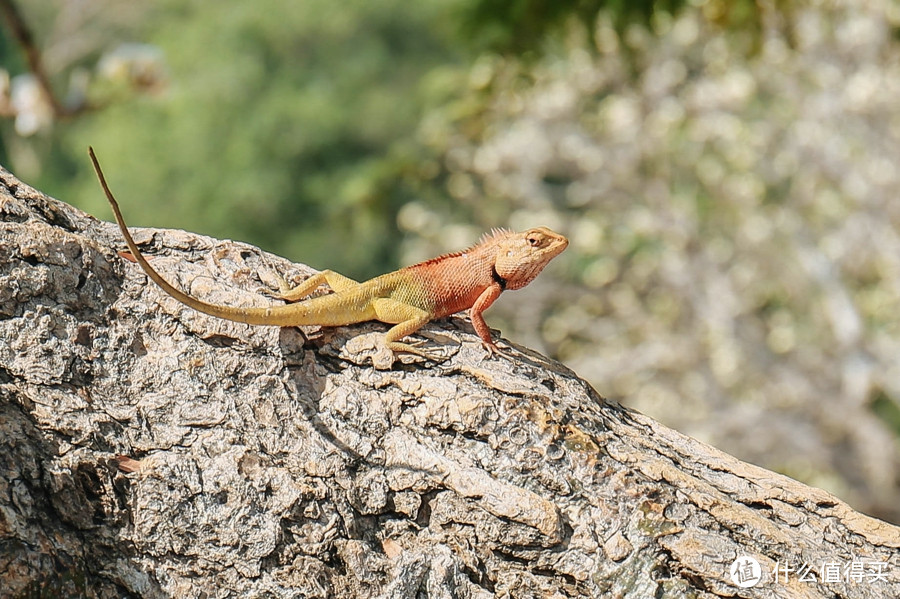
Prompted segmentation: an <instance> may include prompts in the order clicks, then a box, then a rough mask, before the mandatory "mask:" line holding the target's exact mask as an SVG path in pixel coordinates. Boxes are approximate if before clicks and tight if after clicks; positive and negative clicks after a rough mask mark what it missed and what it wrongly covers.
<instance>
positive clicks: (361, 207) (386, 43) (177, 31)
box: [36, 0, 455, 277]
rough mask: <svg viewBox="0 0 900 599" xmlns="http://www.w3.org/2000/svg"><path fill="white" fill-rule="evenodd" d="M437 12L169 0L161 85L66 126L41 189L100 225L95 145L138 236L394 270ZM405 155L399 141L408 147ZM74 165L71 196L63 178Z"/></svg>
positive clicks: (159, 31)
mask: <svg viewBox="0 0 900 599" xmlns="http://www.w3.org/2000/svg"><path fill="white" fill-rule="evenodd" d="M443 10H444V9H443V5H442V3H441V2H439V1H433V2H424V3H415V4H408V3H403V2H399V1H384V2H379V3H371V2H362V1H356V2H349V3H348V2H345V3H341V4H340V5H339V6H338V5H335V4H334V3H332V2H327V1H322V0H309V1H305V2H297V3H294V2H283V1H282V0H263V1H261V2H255V3H253V4H252V5H249V4H247V3H244V2H240V1H234V0H229V1H223V2H217V3H205V2H204V3H201V2H190V3H184V2H174V1H172V2H169V3H165V4H163V5H161V6H159V7H158V8H157V9H156V10H155V11H154V13H152V15H151V18H152V24H151V25H149V26H147V31H148V38H147V39H146V41H147V42H150V43H153V44H156V45H158V46H159V47H160V48H162V49H163V51H164V52H165V56H166V63H167V67H168V70H169V86H168V88H167V89H166V90H165V91H164V92H162V93H161V94H158V95H155V96H143V97H134V98H132V99H130V100H127V101H121V102H115V103H112V104H111V105H110V106H108V107H107V108H105V109H104V110H102V111H99V112H97V113H96V114H95V115H92V116H91V117H90V118H84V119H81V120H79V121H77V122H73V123H71V124H64V125H62V126H61V127H60V130H59V133H60V134H61V135H60V137H61V149H60V154H61V155H60V156H58V157H57V159H55V160H52V161H49V162H48V163H47V170H46V171H45V173H44V177H43V178H44V179H46V182H44V181H37V182H36V183H37V184H40V185H43V186H44V187H45V189H48V190H50V191H52V192H54V193H56V194H58V195H59V196H60V197H64V198H66V199H68V200H70V201H74V200H77V201H78V203H79V204H80V205H82V206H83V207H84V208H85V209H87V210H88V211H90V212H92V213H94V214H96V215H98V216H99V217H101V218H105V217H107V216H108V212H107V209H106V207H105V206H104V202H103V199H102V197H101V196H100V193H99V188H98V187H97V184H96V181H94V180H93V178H92V176H91V174H90V170H89V169H88V168H87V160H86V158H85V149H86V146H87V145H88V144H91V145H93V146H94V147H95V149H96V151H97V154H98V157H99V158H100V160H101V161H102V164H103V165H104V168H105V170H106V171H107V172H108V173H109V177H110V180H111V184H112V185H113V188H114V190H116V192H117V193H118V194H119V196H120V197H121V199H122V201H123V206H124V209H125V212H126V215H127V217H128V218H129V220H130V222H131V223H133V224H135V225H145V226H165V227H178V228H185V229H191V230H195V231H202V232H204V233H207V234H210V235H214V236H220V237H232V238H239V239H243V240H246V241H249V242H251V243H255V244H259V245H261V246H263V247H265V248H266V249H269V250H271V251H274V252H277V253H280V254H284V255H287V256H290V257H292V258H294V259H297V260H302V261H305V262H308V263H310V264H313V265H316V266H319V267H326V266H328V267H333V268H339V269H343V270H346V271H347V272H348V273H349V274H352V275H354V276H357V277H366V276H369V275H372V274H376V273H377V272H379V271H383V270H386V269H389V268H392V267H393V266H394V265H395V263H396V260H397V257H396V255H395V252H396V245H397V244H396V241H397V236H398V233H397V231H396V225H395V221H396V218H395V216H396V212H397V210H398V209H399V207H400V206H401V205H402V204H403V203H405V202H406V201H408V200H409V199H410V197H411V194H413V193H414V190H413V189H412V188H410V187H409V186H408V185H407V184H406V183H405V177H404V173H405V172H408V171H409V152H406V151H405V150H403V144H404V143H405V142H404V140H408V139H409V138H410V137H411V136H412V135H413V134H414V132H415V130H416V127H417V124H418V121H419V119H420V115H421V111H422V105H421V100H420V97H419V95H418V93H417V91H416V90H417V86H418V82H419V80H420V79H421V78H422V77H423V76H424V74H425V73H426V72H427V71H428V70H429V69H431V68H433V67H434V66H435V65H437V64H442V63H446V62H448V61H452V60H454V56H455V55H454V52H453V50H452V48H451V47H450V44H449V43H447V41H446V36H445V34H444V32H443V31H442V27H443V26H442V19H441V18H440V17H441V13H442V11H443ZM407 143H408V142H407ZM73 163H74V165H77V168H78V171H79V179H78V181H77V183H76V186H75V187H74V188H73V186H72V185H71V184H66V185H65V188H64V189H63V188H61V187H60V186H56V188H55V189H54V185H52V182H53V181H65V180H66V179H67V177H68V176H69V173H70V172H71V170H72V169H73Z"/></svg>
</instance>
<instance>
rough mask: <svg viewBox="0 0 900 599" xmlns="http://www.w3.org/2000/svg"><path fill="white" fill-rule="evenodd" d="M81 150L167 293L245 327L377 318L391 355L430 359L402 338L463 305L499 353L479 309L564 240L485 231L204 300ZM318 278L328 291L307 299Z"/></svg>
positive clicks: (540, 230) (533, 273) (141, 260)
mask: <svg viewBox="0 0 900 599" xmlns="http://www.w3.org/2000/svg"><path fill="white" fill-rule="evenodd" d="M88 154H89V155H90V158H91V162H92V163H93V167H94V171H95V172H96V174H97V178H98V179H99V181H100V186H101V187H102V188H103V192H104V193H105V194H106V199H107V200H108V201H109V204H110V206H111V207H112V211H113V214H114V215H115V218H116V223H117V224H118V225H119V229H120V230H121V231H122V236H123V237H124V238H125V243H126V244H127V246H128V249H129V250H130V252H131V254H132V256H133V257H134V259H135V260H136V261H137V263H138V265H140V267H141V269H143V271H144V272H145V273H146V274H147V276H148V277H149V278H150V279H151V280H152V281H153V282H154V283H156V284H157V285H158V286H159V287H160V288H162V290H163V291H165V292H166V293H167V294H168V295H170V296H172V297H173V298H175V299H176V300H178V301H179V302H181V303H182V304H185V305H186V306H189V307H190V308H193V309H194V310H197V311H199V312H202V313H204V314H208V315H210V316H215V317H218V318H223V319H226V320H231V321H235V322H242V323H246V324H251V325H273V326H281V327H292V326H301V325H315V326H323V327H332V326H345V325H350V324H355V323H359V322H364V321H369V320H378V321H381V322H384V323H387V324H391V325H393V326H392V327H391V328H390V329H388V331H387V332H386V333H385V334H384V345H385V346H386V347H387V348H388V349H389V350H391V351H392V352H393V353H394V354H395V355H396V353H400V352H406V353H412V354H416V355H419V356H421V357H424V358H427V359H430V360H434V361H438V359H437V358H436V357H435V356H433V355H432V354H431V353H430V352H427V351H425V350H423V349H420V348H419V347H418V344H417V343H415V342H413V343H408V342H404V341H402V339H403V338H404V337H407V336H409V335H412V334H413V333H414V332H416V331H417V330H418V329H420V328H421V327H422V326H424V325H425V324H426V323H428V322H429V321H431V320H435V319H437V318H443V317H445V316H450V315H451V314H456V313H457V312H461V311H463V310H469V315H470V318H471V320H472V325H473V327H474V329H475V332H476V334H477V335H478V337H479V338H480V339H481V342H482V345H483V346H484V348H485V349H486V350H487V352H488V356H489V357H490V356H494V355H500V356H505V354H504V352H503V351H501V350H500V348H498V347H497V344H496V343H495V342H494V340H493V339H492V338H491V333H490V329H489V328H488V326H487V323H485V321H484V316H483V315H482V313H483V312H484V311H485V310H486V309H487V308H488V307H490V305H491V304H493V303H494V301H496V299H497V298H498V297H500V294H501V293H503V292H504V291H507V290H514V289H521V288H522V287H525V286H526V285H528V284H529V283H531V281H533V280H534V279H535V278H536V277H537V276H538V274H540V272H541V271H542V270H543V269H544V267H545V266H547V264H548V263H549V262H550V261H551V260H552V259H553V258H555V257H556V256H558V255H559V254H560V253H561V252H562V251H563V250H565V249H566V246H568V244H569V241H568V239H566V238H565V237H564V236H562V235H560V234H558V233H555V232H553V231H551V230H550V229H548V228H546V227H536V228H532V229H528V230H527V231H523V232H518V233H517V232H513V231H510V230H507V229H493V230H491V231H490V232H489V233H485V234H484V235H483V236H482V238H481V240H480V241H479V242H478V243H476V244H475V245H473V246H471V247H469V248H468V249H465V250H462V251H458V252H451V253H447V254H443V255H441V256H438V257H437V258H432V259H431V260H426V261H424V262H420V263H418V264H414V265H412V266H407V267H404V268H401V269H399V270H395V271H393V272H389V273H387V274H383V275H380V276H377V277H375V278H372V279H369V280H367V281H363V282H357V281H356V280H354V279H351V278H349V277H346V276H344V275H342V274H339V273H337V272H335V271H332V270H323V271H320V272H318V273H317V274H314V275H312V276H310V277H308V278H307V279H306V280H304V281H303V282H301V283H300V284H299V285H297V286H296V287H294V288H289V286H288V285H287V284H286V283H284V284H283V286H282V289H281V292H280V294H279V295H277V296H276V297H277V298H279V299H281V300H284V301H286V302H291V303H286V304H275V305H272V306H267V307H234V306H225V305H219V304H211V303H207V302H205V301H203V300H200V299H198V298H195V297H193V296H191V295H189V294H187V293H185V292H184V291H182V290H180V289H178V288H177V287H175V286H174V285H172V284H171V283H169V282H168V281H166V280H165V279H164V278H163V277H162V276H161V275H160V274H159V273H158V272H157V271H156V270H155V269H154V268H153V267H152V266H150V263H149V262H148V261H147V259H146V258H145V257H144V255H143V254H142V253H141V251H140V250H139V249H138V247H137V244H136V243H135V241H134V239H133V238H132V236H131V233H129V231H128V226H127V225H126V223H125V219H124V218H123V217H122V212H121V210H120V209H119V204H118V202H117V201H116V199H115V197H114V196H113V194H112V191H111V190H110V188H109V185H108V184H107V182H106V178H105V177H104V175H103V171H102V170H101V168H100V163H99V162H98V161H97V157H96V156H95V154H94V150H93V148H88ZM323 284H325V285H327V286H328V287H330V288H331V290H332V292H333V293H328V294H324V295H318V296H315V297H308V296H309V295H311V294H312V293H313V292H314V291H316V290H317V289H318V288H319V287H320V286H321V285H323ZM304 298H306V299H304ZM299 300H303V301H299ZM506 357H508V356H506Z"/></svg>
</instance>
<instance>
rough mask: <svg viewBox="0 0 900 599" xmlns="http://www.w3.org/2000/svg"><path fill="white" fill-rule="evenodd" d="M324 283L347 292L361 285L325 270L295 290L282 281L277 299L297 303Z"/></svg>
mask: <svg viewBox="0 0 900 599" xmlns="http://www.w3.org/2000/svg"><path fill="white" fill-rule="evenodd" d="M323 283H324V284H327V285H328V286H329V287H331V289H332V290H333V291H345V290H347V289H352V288H353V287H356V286H357V285H359V283H358V282H357V281H354V280H353V279H351V278H350V277H345V276H344V275H342V274H340V273H337V272H334V271H333V270H323V271H322V272H318V273H316V274H314V275H312V276H311V277H309V278H308V279H306V280H305V281H303V282H302V283H300V284H299V285H297V286H296V287H293V288H292V287H290V286H289V285H288V284H287V281H285V280H284V279H282V280H281V283H280V285H279V293H278V294H277V295H276V296H275V297H277V298H278V299H282V300H284V301H286V302H296V301H298V300H301V299H303V298H305V297H306V296H308V295H310V294H312V292H313V291H315V290H316V289H317V288H318V287H319V286H320V285H322V284H323Z"/></svg>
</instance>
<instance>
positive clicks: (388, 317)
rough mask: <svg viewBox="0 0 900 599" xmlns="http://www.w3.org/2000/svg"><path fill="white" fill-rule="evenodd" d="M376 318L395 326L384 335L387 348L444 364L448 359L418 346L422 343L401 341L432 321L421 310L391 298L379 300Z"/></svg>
mask: <svg viewBox="0 0 900 599" xmlns="http://www.w3.org/2000/svg"><path fill="white" fill-rule="evenodd" d="M373 307H374V308H375V318H376V319H378V320H380V321H381V322H387V323H391V324H394V326H393V327H391V329H390V330H388V332H387V333H385V334H384V344H385V346H386V347H387V348H388V349H389V350H391V351H392V352H394V353H395V354H396V353H409V354H415V355H417V356H421V357H423V358H426V359H428V360H432V361H434V362H443V361H444V360H445V359H446V358H444V357H442V356H439V355H436V354H432V353H430V352H427V351H425V350H423V349H419V348H418V347H417V345H418V344H419V343H421V342H412V343H404V342H403V341H400V340H401V339H403V338H404V337H406V336H407V335H412V334H413V333H415V332H416V331H418V330H419V329H421V328H422V327H423V326H424V325H425V324H427V323H428V321H429V320H431V315H430V314H429V313H428V312H426V311H425V310H423V309H421V308H417V307H415V306H411V305H409V304H404V303H403V302H401V301H398V300H395V299H390V298H378V299H376V300H375V301H374V303H373Z"/></svg>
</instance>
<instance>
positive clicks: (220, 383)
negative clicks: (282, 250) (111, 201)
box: [0, 170, 900, 599]
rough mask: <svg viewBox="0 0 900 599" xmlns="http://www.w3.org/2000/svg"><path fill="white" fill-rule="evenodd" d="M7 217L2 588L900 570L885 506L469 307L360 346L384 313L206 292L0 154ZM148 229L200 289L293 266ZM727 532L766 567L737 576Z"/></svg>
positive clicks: (617, 585) (891, 587) (472, 588)
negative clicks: (404, 352)
mask: <svg viewBox="0 0 900 599" xmlns="http://www.w3.org/2000/svg"><path fill="white" fill-rule="evenodd" d="M126 212H127V206H126ZM0 227H2V233H0V594H2V596H4V597H6V596H12V597H17V596H47V597H54V596H63V597H71V596H85V597H104V598H105V597H109V598H112V597H148V598H156V597H417V596H418V597H441V598H443V597H448V598H449V597H459V598H482V597H495V596H496V597H628V598H632V597H634V598H645V597H704V598H707V597H785V598H788V597H790V598H792V599H793V598H797V597H845V598H857V597H858V598H863V597H866V598H868V597H871V598H876V597H877V598H881V597H898V596H900V529H898V528H896V527H894V526H891V525H889V524H886V523H884V522H881V521H878V520H875V519H873V518H869V517H867V516H865V515H862V514H859V513H857V512H854V511H853V510H852V509H850V508H849V507H848V506H847V505H846V504H844V503H843V502H841V501H840V500H838V499H836V498H835V497H833V496H831V495H829V494H827V493H825V492H823V491H820V490H818V489H814V488H810V487H807V486H804V485H802V484H800V483H798V482H796V481H794V480H791V479H789V478H786V477H784V476H780V475H778V474H775V473H773V472H769V471H766V470H763V469H761V468H758V467H755V466H752V465H749V464H746V463H742V462H740V461H739V460H737V459H735V458H733V457H731V456H728V455H726V454H723V453H722V452H720V451H717V450H716V449H714V448H712V447H709V446H707V445H704V444H703V443H700V442H698V441H696V440H693V439H691V438H688V437H685V436H684V435H681V434H679V433H677V432H675V431H672V430H669V429H666V428H665V427H663V426H661V425H659V424H658V423H656V422H653V421H652V420H650V419H649V418H646V417H645V416H643V415H641V414H638V413H636V412H633V411H630V410H627V409H624V408H622V407H621V406H619V405H617V404H615V403H612V402H609V401H606V400H604V399H602V398H601V397H600V396H599V395H598V394H597V393H596V392H595V391H594V390H593V389H592V388H590V386H588V385H587V384H586V383H585V382H584V381H582V380H581V379H579V378H578V377H577V376H576V375H575V374H574V373H572V372H571V371H569V370H568V369H566V368H565V367H564V366H563V365H561V364H559V363H556V362H553V361H551V360H548V359H546V358H544V357H542V356H540V355H537V354H535V353H533V352H530V351H528V350H526V349H524V348H518V347H516V348H513V349H512V350H511V351H512V352H513V353H514V354H515V356H516V360H515V361H513V362H510V361H506V360H483V359H482V358H483V356H484V352H483V350H482V348H481V346H480V343H479V341H478V339H477V337H476V336H475V335H474V332H473V331H472V329H471V327H470V325H469V323H468V321H467V320H466V319H465V318H461V317H456V318H452V319H447V320H444V321H441V322H437V323H432V324H431V325H429V326H428V327H426V328H425V329H424V330H423V332H422V336H423V337H425V338H426V339H428V340H429V343H433V344H436V345H437V344H440V346H441V347H442V348H443V351H446V352H447V353H448V355H449V359H448V360H447V361H446V362H444V363H443V364H441V365H434V364H432V363H428V362H423V361H422V360H420V359H418V358H415V357H411V356H406V357H404V358H403V361H402V362H400V363H396V364H394V365H393V368H391V369H376V368H373V360H375V358H376V357H377V352H378V350H377V343H376V342H377V340H378V338H379V335H380V334H381V333H382V332H383V331H384V330H385V327H384V326H383V325H380V324H377V323H369V324H364V325H358V326H351V327H338V328H334V329H318V328H316V327H308V328H304V329H303V331H298V330H297V329H278V328H275V327H251V326H247V325H241V324H235V323H229V322H224V321H221V320H217V319H215V318H210V317H207V316H204V315H202V314H199V313H197V312H195V311H193V310H191V309H189V308H186V307H185V306H182V305H181V304H179V303H178V302H176V301H175V300H173V299H171V298H169V297H167V296H166V295H165V294H163V293H162V292H161V291H160V290H159V289H158V288H156V287H155V286H154V285H152V283H149V282H148V280H147V278H146V277H145V276H144V275H143V273H141V271H140V270H139V268H138V267H137V266H136V265H135V264H132V263H131V262H128V261H127V260H125V259H123V258H122V257H120V256H117V254H116V250H120V249H123V248H124V246H123V243H122V242H121V239H120V236H119V233H118V231H117V230H116V229H115V228H114V226H113V225H111V224H109V223H105V222H100V221H97V220H95V219H94V218H92V217H90V216H89V215H86V214H84V213H82V212H80V211H78V210H76V209H75V208H72V207H70V206H68V205H66V204H63V203H62V202H58V201H56V200H53V199H50V198H48V197H46V196H44V195H43V194H41V193H39V192H37V191H35V190H33V189H31V188H29V187H28V186H26V185H24V184H22V183H20V182H19V181H17V180H16V179H15V178H14V177H13V176H12V175H11V174H10V173H8V172H7V171H2V170H0ZM137 239H138V242H139V243H144V244H146V245H145V246H144V247H145V248H146V249H147V250H148V254H150V255H153V256H155V258H154V264H155V265H156V266H157V268H158V269H159V270H160V271H161V272H162V273H163V274H164V276H166V277H167V278H168V279H169V280H173V281H175V282H177V283H178V284H179V285H181V286H182V288H185V289H188V290H190V291H191V292H192V293H193V294H195V295H197V296H200V297H202V298H204V299H207V300H209V301H213V302H217V303H226V304H231V305H262V304H265V303H267V302H271V301H272V300H270V299H268V298H266V297H265V296H264V295H263V294H261V293H260V292H259V291H260V288H266V287H269V288H271V287H274V285H273V283H272V282H273V280H274V279H275V275H274V273H276V272H277V273H282V274H283V275H285V276H287V277H288V278H293V279H297V278H298V277H301V276H303V275H305V274H307V273H309V272H310V271H309V269H307V268H306V267H303V266H298V265H293V264H291V263H289V262H287V261H285V260H283V259H280V258H277V257H274V256H271V255H268V254H266V253H264V252H261V251H260V250H258V249H256V248H253V247H250V246H247V245H243V244H239V243H233V242H229V241H217V240H213V239H209V238H205V237H201V236H197V235H192V234H188V233H183V232H179V231H169V230H141V231H138V234H137ZM521 293H527V291H524V292H521ZM501 301H502V300H501ZM375 361H376V362H377V361H378V360H375ZM738 556H750V557H754V558H755V559H757V560H758V561H759V563H760V564H761V566H762V581H761V582H760V584H759V585H758V586H755V587H749V588H739V587H738V586H736V585H735V584H734V583H733V582H732V579H731V577H730V574H729V568H730V566H731V565H732V563H733V562H734V561H735V560H736V558H737V557H738ZM776 563H778V564H780V565H781V566H787V567H791V568H800V567H802V566H803V565H804V564H805V565H807V566H809V567H811V568H812V570H813V572H812V574H814V580H812V581H805V580H800V578H799V573H798V572H796V571H791V572H788V580H786V581H785V580H784V576H785V574H784V571H782V572H781V574H780V578H779V580H778V581H777V582H776V581H775V580H774V578H773V569H774V568H775V566H776ZM828 564H838V565H840V566H842V567H846V568H847V570H846V572H844V573H843V577H844V578H845V580H843V581H841V582H828V581H827V580H826V578H829V577H830V575H829V572H830V573H831V575H833V573H834V572H833V570H829V567H830V566H829V565H828ZM854 564H858V565H854ZM877 564H882V565H880V566H879V565H877ZM857 568H859V569H857ZM876 571H878V572H883V573H884V576H883V579H882V576H880V575H879V574H878V573H877V572H876ZM823 575H824V576H823Z"/></svg>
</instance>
